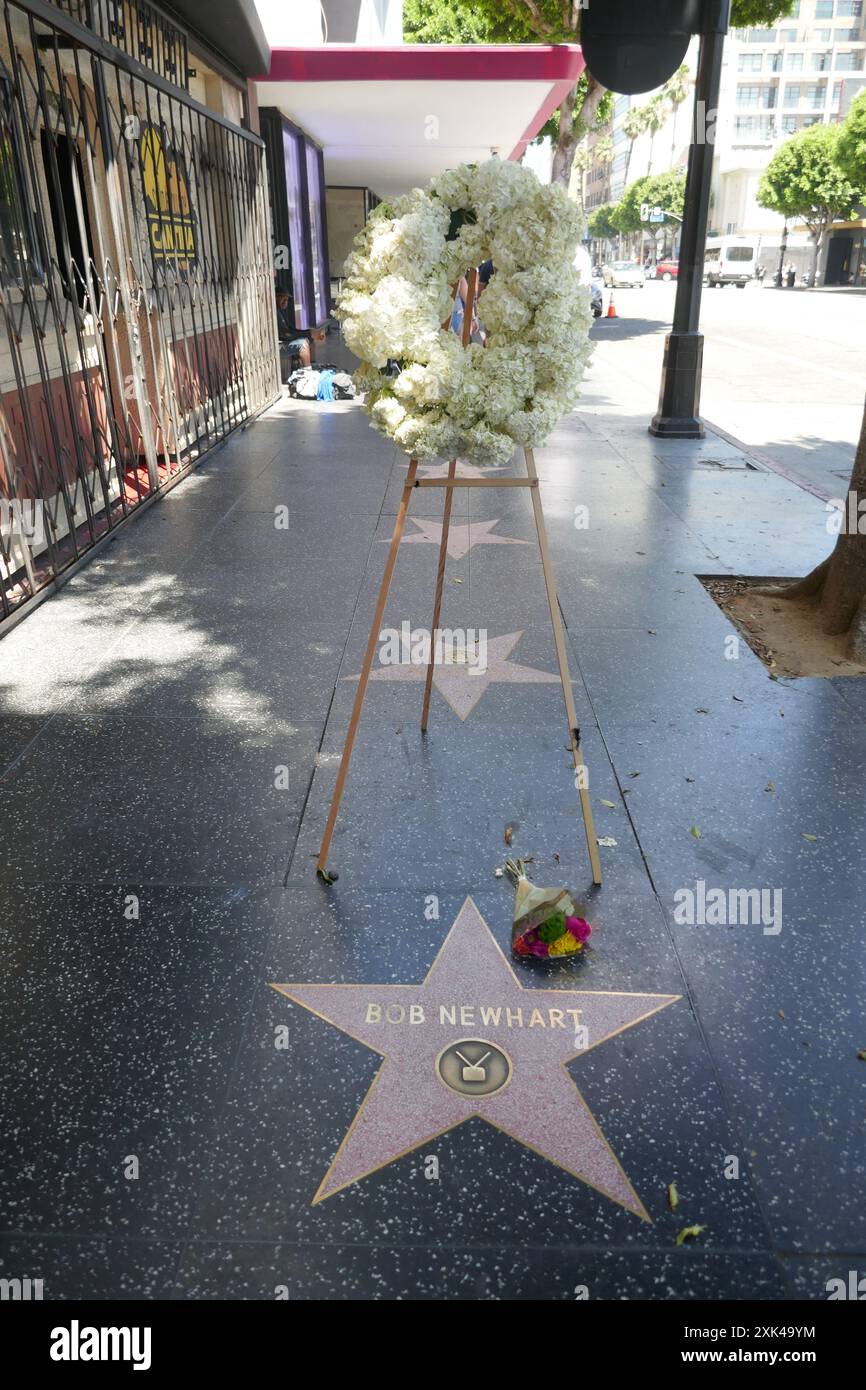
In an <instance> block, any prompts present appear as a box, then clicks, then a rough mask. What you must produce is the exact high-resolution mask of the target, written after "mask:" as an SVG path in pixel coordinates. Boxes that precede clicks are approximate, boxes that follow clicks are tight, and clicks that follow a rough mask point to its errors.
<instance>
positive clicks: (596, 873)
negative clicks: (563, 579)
mask: <svg viewBox="0 0 866 1390" xmlns="http://www.w3.org/2000/svg"><path fill="white" fill-rule="evenodd" d="M523 453H524V456H525V458H526V472H527V474H528V476H529V477H530V478H532V479H533V480H536V481H537V479H538V474H537V472H536V471H535V456H534V455H533V452H532V450H531V449H524V451H523ZM530 491H531V493H532V510H533V513H534V516H535V529H536V531H537V532H538V549H539V551H540V552H541V568H542V570H543V572H544V586H545V588H546V589H547V602H548V604H549V605H550V621H551V623H552V624H553V641H554V645H555V647H556V659H557V661H558V663H559V678H560V680H561V681H562V694H563V698H564V700H565V713H566V717H567V718H568V732H569V739H570V741H571V756H572V759H573V762H574V770H575V773H577V774H578V793H579V795H580V809H581V812H582V813H583V828H584V831H585V833H586V847H587V849H588V850H589V862H590V864H591V866H592V881H593V883H601V858H600V857H599V853H598V842H597V840H596V837H595V823H594V821H593V816H592V802H591V800H590V796H589V790H588V788H587V787H586V786H585V785H584V783H585V781H586V772H585V767H584V762H583V754H582V752H581V748H580V737H579V734H578V730H577V713H576V711H575V708H574V694H573V692H572V689H571V672H570V671H569V669H568V653H567V650H566V646H565V635H564V633H563V631H562V618H561V617H560V613H559V602H558V600H557V597H556V581H555V579H554V576H553V563H552V561H551V559H550V551H549V550H548V548H547V528H546V526H545V524H544V512H543V511H542V508H541V496H540V494H539V491H538V487H537V486H536V487H533V488H531V489H530Z"/></svg>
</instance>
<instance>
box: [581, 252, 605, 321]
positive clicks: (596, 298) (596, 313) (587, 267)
mask: <svg viewBox="0 0 866 1390" xmlns="http://www.w3.org/2000/svg"><path fill="white" fill-rule="evenodd" d="M574 268H575V270H576V271H577V273H578V275H579V276H580V283H581V284H582V285H589V306H590V308H591V309H592V316H593V318H595V319H600V318H601V314H602V301H601V291H602V285H603V284H604V281H603V280H601V279H600V278H599V276H598V275H597V274H596V269H595V267H594V266H593V264H592V261H591V260H590V257H589V252H588V251H586V250H585V249H584V247H582V246H578V248H577V250H576V251H575V253H574Z"/></svg>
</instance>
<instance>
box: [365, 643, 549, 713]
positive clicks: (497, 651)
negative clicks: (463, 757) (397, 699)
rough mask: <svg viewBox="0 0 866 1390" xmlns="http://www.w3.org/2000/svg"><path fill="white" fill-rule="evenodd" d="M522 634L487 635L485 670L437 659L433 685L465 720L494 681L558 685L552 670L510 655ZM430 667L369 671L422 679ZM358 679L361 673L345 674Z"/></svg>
mask: <svg viewBox="0 0 866 1390" xmlns="http://www.w3.org/2000/svg"><path fill="white" fill-rule="evenodd" d="M522 636H523V633H522V632H506V633H505V634H504V636H502V637H488V639H487V666H486V669H485V670H484V671H482V670H480V669H479V668H478V666H477V665H473V664H472V663H471V662H469V661H466V662H447V661H445V662H437V663H436V665H435V666H434V667H433V684H434V685H435V687H436V689H437V690H438V691H439V694H440V695H441V696H442V698H443V700H445V701H446V702H447V704H449V705H450V706H451V708H452V709H453V711H454V713H455V714H456V715H457V717H458V719H461V720H464V719H467V718H468V717H469V715H470V714H471V713H472V711H473V710H474V708H475V706H476V705H477V704H478V701H479V700H480V699H481V696H482V695H483V694H484V692H485V690H486V689H487V687H488V686H489V685H491V684H492V683H493V682H494V681H496V682H497V683H503V684H506V685H524V684H534V685H558V684H559V676H556V675H554V674H553V673H552V672H550V671H537V670H536V669H535V667H534V666H521V665H520V663H519V662H517V661H509V659H508V658H509V657H510V655H511V653H512V651H513V650H514V648H515V647H516V646H517V643H518V642H519V641H520V639H521V637H522ZM426 678H427V667H426V665H425V664H424V663H423V662H421V663H419V662H405V663H402V662H401V663H399V664H394V665H391V666H377V668H376V669H375V671H372V672H371V674H370V680H371V681H423V680H426ZM344 679H345V680H352V681H356V680H358V679H359V677H358V676H346V677H344Z"/></svg>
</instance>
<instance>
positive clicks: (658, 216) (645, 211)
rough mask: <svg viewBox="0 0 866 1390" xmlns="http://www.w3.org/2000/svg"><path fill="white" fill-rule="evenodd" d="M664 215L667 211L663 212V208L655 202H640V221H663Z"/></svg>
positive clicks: (665, 215)
mask: <svg viewBox="0 0 866 1390" xmlns="http://www.w3.org/2000/svg"><path fill="white" fill-rule="evenodd" d="M666 217H667V213H666V212H665V210H664V208H660V207H659V206H658V204H657V203H656V204H655V205H653V204H651V203H641V205H640V220H641V222H664V220H665V218H666Z"/></svg>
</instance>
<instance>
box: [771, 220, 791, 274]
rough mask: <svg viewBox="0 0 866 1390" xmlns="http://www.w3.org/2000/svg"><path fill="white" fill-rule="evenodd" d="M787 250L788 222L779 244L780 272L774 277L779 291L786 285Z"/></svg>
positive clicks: (783, 229)
mask: <svg viewBox="0 0 866 1390" xmlns="http://www.w3.org/2000/svg"><path fill="white" fill-rule="evenodd" d="M787 249H788V223H787V222H786V223H785V225H784V227H783V228H782V240H781V242H780V243H779V268H778V270H777V271H776V273H775V275H774V276H773V284H774V286H775V288H776V289H777V290H780V289H781V288H782V286H783V285H784V283H785V272H784V265H785V252H786V251H787Z"/></svg>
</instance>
